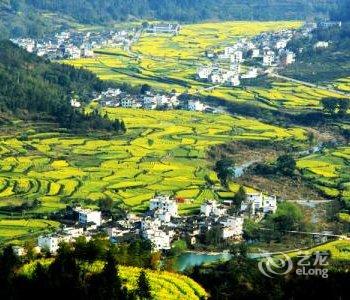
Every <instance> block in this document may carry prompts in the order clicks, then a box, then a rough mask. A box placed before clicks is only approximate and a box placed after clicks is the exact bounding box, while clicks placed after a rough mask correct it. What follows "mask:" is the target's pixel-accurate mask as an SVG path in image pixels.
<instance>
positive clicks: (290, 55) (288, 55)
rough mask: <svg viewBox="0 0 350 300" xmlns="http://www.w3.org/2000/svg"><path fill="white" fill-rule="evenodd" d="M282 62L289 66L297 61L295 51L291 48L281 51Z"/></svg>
mask: <svg viewBox="0 0 350 300" xmlns="http://www.w3.org/2000/svg"><path fill="white" fill-rule="evenodd" d="M280 62H281V65H282V66H288V65H290V64H293V63H295V53H294V52H292V51H289V50H285V51H282V52H281V55H280Z"/></svg>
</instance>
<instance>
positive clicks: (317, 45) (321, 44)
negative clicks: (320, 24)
mask: <svg viewBox="0 0 350 300" xmlns="http://www.w3.org/2000/svg"><path fill="white" fill-rule="evenodd" d="M328 47H329V42H324V41H319V42H317V43H315V45H314V48H315V49H320V48H323V49H325V48H328Z"/></svg>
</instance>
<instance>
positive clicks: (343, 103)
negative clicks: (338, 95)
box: [338, 99, 350, 115]
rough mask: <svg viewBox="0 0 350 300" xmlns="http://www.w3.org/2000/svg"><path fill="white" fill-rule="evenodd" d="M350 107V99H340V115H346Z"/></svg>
mask: <svg viewBox="0 0 350 300" xmlns="http://www.w3.org/2000/svg"><path fill="white" fill-rule="evenodd" d="M349 108H350V100H349V99H339V101H338V109H339V111H338V113H339V114H340V115H346V113H347V111H348V110H349Z"/></svg>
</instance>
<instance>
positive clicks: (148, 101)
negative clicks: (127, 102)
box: [143, 96, 157, 109]
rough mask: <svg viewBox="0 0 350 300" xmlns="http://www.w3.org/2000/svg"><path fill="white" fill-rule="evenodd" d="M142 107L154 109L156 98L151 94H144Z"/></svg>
mask: <svg viewBox="0 0 350 300" xmlns="http://www.w3.org/2000/svg"><path fill="white" fill-rule="evenodd" d="M143 107H144V108H146V109H156V108H157V100H156V99H155V97H153V96H145V97H143Z"/></svg>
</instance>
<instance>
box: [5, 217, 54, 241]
mask: <svg viewBox="0 0 350 300" xmlns="http://www.w3.org/2000/svg"><path fill="white" fill-rule="evenodd" d="M58 225H59V223H58V222H54V221H49V220H35V219H21V220H15V219H1V220H0V243H2V242H4V241H7V240H12V241H13V240H14V239H16V238H25V237H30V236H33V235H35V234H38V233H42V232H47V231H51V230H53V229H56V228H57V227H58Z"/></svg>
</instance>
